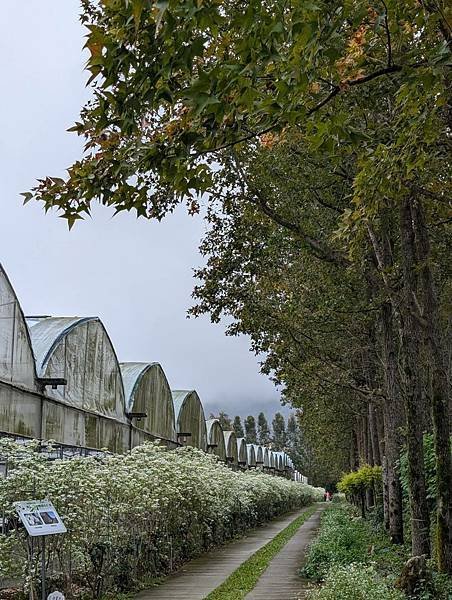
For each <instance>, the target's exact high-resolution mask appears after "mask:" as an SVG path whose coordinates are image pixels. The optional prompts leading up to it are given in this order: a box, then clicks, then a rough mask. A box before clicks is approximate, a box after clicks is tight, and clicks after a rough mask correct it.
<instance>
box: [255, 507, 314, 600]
mask: <svg viewBox="0 0 452 600" xmlns="http://www.w3.org/2000/svg"><path fill="white" fill-rule="evenodd" d="M324 508H325V507H324V506H320V507H319V508H318V509H317V511H316V512H315V513H314V514H313V515H312V516H311V517H309V519H308V520H307V521H305V522H304V523H303V525H302V526H301V527H300V529H299V530H298V531H297V533H296V534H295V535H294V536H293V537H292V538H291V539H290V540H289V541H288V542H287V544H286V545H285V546H284V548H283V549H282V550H281V551H280V552H279V553H278V554H277V555H276V556H275V558H274V559H273V560H272V561H271V562H270V564H269V565H268V567H267V569H266V570H265V571H264V573H263V574H262V576H261V578H260V579H259V581H258V582H257V584H256V587H255V588H254V589H253V590H252V591H251V592H250V593H249V594H247V596H245V600H301V599H304V598H306V597H307V590H308V588H309V584H308V582H307V581H306V580H303V579H301V578H300V576H299V575H298V573H299V571H300V568H301V567H302V566H303V564H304V561H305V556H306V548H307V546H308V545H309V544H310V543H311V542H312V540H313V539H314V537H315V535H316V533H317V530H318V528H319V524H320V515H321V514H322V511H323V510H324Z"/></svg>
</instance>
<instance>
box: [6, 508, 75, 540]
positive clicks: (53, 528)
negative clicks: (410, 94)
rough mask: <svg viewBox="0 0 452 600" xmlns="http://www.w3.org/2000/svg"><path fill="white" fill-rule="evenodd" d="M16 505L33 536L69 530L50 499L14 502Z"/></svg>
mask: <svg viewBox="0 0 452 600" xmlns="http://www.w3.org/2000/svg"><path fill="white" fill-rule="evenodd" d="M14 507H15V509H16V512H17V514H18V515H19V517H20V520H21V521H22V523H23V524H24V525H25V528H26V530H27V531H28V533H29V535H31V536H33V537H35V536H38V535H53V534H55V533H66V531H67V529H66V527H65V525H64V523H63V521H62V520H61V517H60V515H59V514H58V513H57V511H56V510H55V507H54V506H53V504H52V503H51V502H50V500H27V501H25V502H14Z"/></svg>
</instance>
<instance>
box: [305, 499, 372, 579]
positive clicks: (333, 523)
mask: <svg viewBox="0 0 452 600" xmlns="http://www.w3.org/2000/svg"><path fill="white" fill-rule="evenodd" d="M368 547H369V536H368V532H367V529H366V524H365V522H364V521H363V520H362V519H359V518H357V517H356V516H355V515H354V512H353V511H352V509H351V508H350V507H349V506H348V505H344V506H341V505H336V506H335V507H334V508H333V507H332V508H330V509H328V510H326V511H325V513H324V514H323V516H322V524H321V529H320V533H319V535H318V537H317V538H316V540H315V541H314V543H313V544H312V545H311V548H310V550H309V553H308V559H307V562H306V565H305V567H304V568H303V575H304V576H305V577H308V578H310V579H318V580H319V579H323V578H324V577H325V575H326V574H327V572H328V571H329V570H330V568H331V566H332V565H347V564H350V563H352V562H355V563H360V562H365V561H366V560H368Z"/></svg>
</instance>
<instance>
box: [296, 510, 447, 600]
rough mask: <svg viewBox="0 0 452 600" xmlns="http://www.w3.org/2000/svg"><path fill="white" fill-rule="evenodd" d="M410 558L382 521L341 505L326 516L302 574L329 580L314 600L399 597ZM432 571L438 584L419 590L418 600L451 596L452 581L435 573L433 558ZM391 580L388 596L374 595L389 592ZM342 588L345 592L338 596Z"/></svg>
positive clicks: (432, 577)
mask: <svg viewBox="0 0 452 600" xmlns="http://www.w3.org/2000/svg"><path fill="white" fill-rule="evenodd" d="M408 558H409V548H408V547H407V546H394V545H391V543H390V541H389V538H388V536H387V534H386V532H385V531H384V530H383V529H382V526H381V522H380V519H373V518H369V519H367V520H363V519H361V518H359V517H358V516H357V512H356V510H355V509H354V508H353V507H351V506H350V505H348V504H345V503H338V504H334V505H332V506H331V507H330V508H328V509H327V510H326V511H325V513H324V514H323V516H322V521H321V528H320V533H319V535H318V537H317V538H316V540H315V541H314V543H313V544H312V545H311V547H310V550H309V553H308V558H307V562H306V564H305V566H304V568H303V571H302V575H303V576H305V577H308V578H311V579H314V580H317V581H323V580H326V583H325V588H324V591H323V590H322V593H318V594H314V595H313V600H314V599H316V600H317V599H318V600H330V599H334V600H336V598H337V599H338V600H339V598H341V599H342V598H344V599H347V600H348V599H349V598H350V599H351V600H355V598H359V599H360V600H361V599H364V600H374V598H375V600H377V598H378V600H380V598H382V599H385V598H398V597H399V596H400V593H399V592H398V591H396V590H395V588H394V585H396V582H397V580H398V578H399V576H400V573H401V572H402V569H403V565H404V564H405V562H406V561H407V560H408ZM351 565H352V566H351ZM429 569H430V573H431V580H432V582H433V583H432V584H428V585H427V584H426V585H425V589H422V590H419V596H418V599H417V600H450V598H451V597H452V579H451V578H447V577H445V576H443V575H440V574H438V573H437V572H436V571H434V570H433V569H434V561H429ZM349 575H350V576H349ZM386 584H388V585H389V591H387V592H386V591H385V592H384V593H385V595H383V592H381V593H382V595H381V596H375V595H374V596H372V593H374V592H373V590H375V589H381V590H386ZM341 586H343V589H344V592H342V591H341V592H340V593H341V595H338V594H339V590H342V587H341ZM334 593H335V594H336V596H335V595H334ZM360 594H362V595H360ZM400 597H404V596H400Z"/></svg>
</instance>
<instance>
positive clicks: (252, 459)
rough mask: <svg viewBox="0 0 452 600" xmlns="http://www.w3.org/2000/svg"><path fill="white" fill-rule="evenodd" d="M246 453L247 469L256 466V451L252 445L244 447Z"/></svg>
mask: <svg viewBox="0 0 452 600" xmlns="http://www.w3.org/2000/svg"><path fill="white" fill-rule="evenodd" d="M246 453H247V464H248V466H249V467H255V466H256V451H255V449H254V444H247V445H246Z"/></svg>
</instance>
